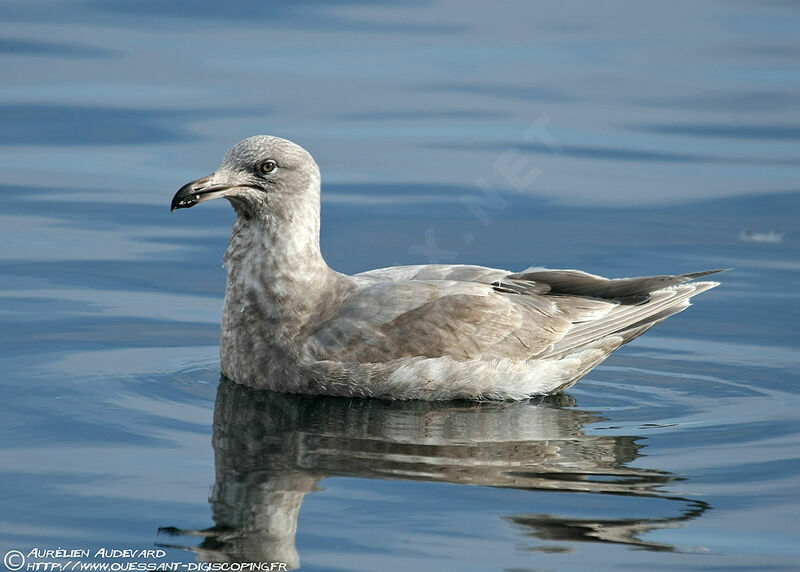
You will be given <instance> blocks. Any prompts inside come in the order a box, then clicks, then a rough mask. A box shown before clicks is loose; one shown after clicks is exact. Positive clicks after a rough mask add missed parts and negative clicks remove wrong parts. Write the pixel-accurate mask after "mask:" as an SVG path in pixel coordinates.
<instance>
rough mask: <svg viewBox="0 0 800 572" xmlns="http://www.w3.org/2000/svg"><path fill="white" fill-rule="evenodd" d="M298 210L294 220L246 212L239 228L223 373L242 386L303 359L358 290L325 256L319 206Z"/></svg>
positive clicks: (228, 258) (231, 263)
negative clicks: (274, 366)
mask: <svg viewBox="0 0 800 572" xmlns="http://www.w3.org/2000/svg"><path fill="white" fill-rule="evenodd" d="M284 206H285V207H288V206H289V205H284ZM293 206H294V207H296V208H291V209H289V208H286V209H285V210H284V211H283V212H284V213H287V212H288V213H291V214H288V215H286V214H284V215H281V214H280V213H278V214H277V215H275V214H272V213H270V214H263V213H267V212H269V211H267V210H266V209H263V210H262V211H261V212H262V215H261V216H247V213H243V212H239V216H238V217H237V220H236V223H235V224H234V226H233V232H232V234H231V240H230V245H229V247H228V250H227V251H226V253H225V267H226V269H227V271H228V282H227V287H226V293H225V307H224V311H223V319H222V344H221V349H222V361H223V364H222V365H223V371H224V372H225V373H226V374H227V375H229V376H230V377H233V378H234V379H236V380H237V381H241V382H245V383H246V378H249V377H252V376H253V375H255V373H256V371H255V370H260V373H261V374H263V372H264V370H265V368H268V367H269V363H270V362H273V363H277V362H280V361H284V362H286V361H291V360H299V359H302V357H303V351H304V347H305V340H306V339H307V337H308V335H309V333H310V331H311V330H313V328H314V327H315V326H316V325H318V324H319V323H321V322H322V321H323V320H324V319H325V317H326V315H329V314H330V313H332V312H335V311H336V309H338V307H339V305H340V304H341V301H342V300H343V299H344V297H345V296H346V295H347V293H348V292H349V291H350V290H351V289H352V284H351V281H350V279H349V278H348V277H347V276H344V275H342V274H339V273H338V272H335V271H334V270H332V269H331V268H330V267H329V266H328V265H327V264H326V263H325V260H324V259H323V257H322V253H321V252H320V248H319V203H317V204H316V205H311V206H312V207H314V206H315V207H316V208H309V207H308V205H305V210H303V207H304V205H293ZM239 210H240V209H237V211H239ZM251 369H252V370H253V371H250V370H251Z"/></svg>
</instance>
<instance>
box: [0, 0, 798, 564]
mask: <svg viewBox="0 0 800 572" xmlns="http://www.w3.org/2000/svg"><path fill="white" fill-rule="evenodd" d="M798 29H800V8H798V6H797V5H796V4H795V3H792V2H777V1H776V2H762V1H755V0H751V1H746V0H742V1H739V2H723V1H711V2H703V3H699V2H697V3H696V2H678V3H664V2H650V1H647V2H636V3H629V2H621V1H619V2H616V1H615V2H604V3H596V2H591V1H587V0H575V1H568V2H558V3H528V2H507V3H499V4H492V5H490V4H487V3H483V2H473V1H467V2H464V1H455V0H453V1H435V2H430V1H425V0H414V1H410V2H409V1H406V2H382V3H371V2H366V1H359V0H349V1H348V0H343V1H335V2H321V1H313V0H306V1H302V2H256V1H245V0H228V1H226V2H224V3H219V2H211V1H205V0H203V1H199V0H192V1H189V0H175V1H171V2H161V1H158V2H156V1H151V0H146V1H136V2H134V1H125V0H110V1H106V0H104V1H100V0H37V1H27V0H7V1H5V2H3V3H2V4H0V77H2V81H0V172H2V179H0V199H1V200H2V207H0V228H2V240H0V324H2V327H1V328H0V367H2V371H3V372H4V375H3V376H2V383H0V404H2V405H0V406H1V407H2V415H0V429H2V431H1V432H0V434H1V435H2V442H0V449H1V450H0V482H2V491H3V499H2V511H1V512H0V552H1V553H2V554H4V555H6V554H8V551H9V550H19V551H20V552H21V553H22V554H23V555H24V556H25V557H26V558H27V561H28V562H34V561H36V557H35V556H29V555H30V551H31V550H32V549H34V548H41V549H48V548H50V549H55V548H59V547H60V548H64V549H88V550H90V551H91V553H92V556H91V557H89V558H84V559H83V560H86V561H102V560H103V559H102V557H99V556H97V557H96V556H94V554H95V553H96V550H98V549H99V548H103V547H105V548H109V549H133V550H137V549H138V550H141V549H156V548H158V549H160V550H163V551H164V552H163V554H161V555H160V556H157V557H153V556H152V555H151V556H145V557H141V558H139V559H140V560H144V561H147V562H155V563H159V564H164V563H171V562H181V563H184V564H187V565H188V564H189V563H207V562H254V561H259V562H260V561H267V562H272V561H275V562H284V563H287V564H288V565H289V567H302V569H305V570H358V571H362V570H363V571H369V570H398V571H400V570H412V569H423V570H459V571H471V570H476V571H485V570H498V569H502V570H540V569H564V570H569V569H593V570H596V569H609V570H610V569H614V570H619V569H629V570H642V569H657V570H659V569H660V570H675V569H681V570H720V569H725V570H730V569H747V570H789V569H796V568H798V567H800V525H798V519H797V514H798V512H800V500H798V499H800V422H799V421H798V417H799V415H798V412H800V386H799V385H798V379H797V377H798V376H797V371H798V366H800V343H799V342H800V333H799V332H798V323H800V312H798V307H800V251H799V250H798V244H799V243H798V236H799V235H800V233H799V231H800V155H799V154H798V151H800V67H798V63H797V62H798V61H800V35H798V33H797V30H798ZM259 133H269V134H274V135H279V136H283V137H287V138H289V139H292V140H294V141H296V142H298V143H299V144H301V145H303V146H304V147H305V148H307V149H308V150H309V151H310V152H311V153H312V154H313V155H314V156H315V158H316V159H317V162H318V163H319V165H320V168H321V170H322V173H323V230H322V247H323V252H324V255H325V257H326V259H327V261H328V263H329V264H330V265H331V266H333V267H334V268H336V269H337V270H340V271H342V272H347V273H353V272H358V271H362V270H366V269H369V268H374V267H379V266H388V265H394V264H421V263H429V262H431V263H434V262H460V263H474V264H484V265H489V266H493V267H498V268H509V269H513V270H521V269H523V268H526V267H527V266H530V265H533V264H536V265H542V266H549V267H562V268H581V269H584V270H587V271H589V272H593V273H598V274H603V275H607V276H632V275H644V274H659V273H678V272H690V271H697V270H703V269H710V268H726V267H729V268H732V270H730V271H729V272H727V273H726V274H722V275H720V281H721V282H722V285H721V286H720V287H719V288H716V289H715V290H713V291H710V292H708V293H705V294H703V295H702V296H700V297H698V298H697V299H696V300H695V305H694V306H693V307H692V308H690V309H688V310H687V311H686V312H684V313H682V314H680V315H679V316H675V317H673V318H670V319H669V320H668V321H667V322H665V323H664V324H661V325H659V326H658V327H656V328H655V329H653V330H651V331H650V332H648V333H647V334H646V335H645V336H643V337H641V338H639V339H637V340H636V341H634V342H633V343H631V344H630V345H629V346H626V347H625V348H623V349H622V350H621V351H619V352H618V353H617V354H615V355H614V356H612V357H611V358H610V359H609V360H607V361H606V362H605V363H604V364H603V365H601V366H600V367H598V368H597V369H595V370H594V371H592V372H591V373H590V374H589V375H588V376H587V377H586V378H585V379H584V380H583V381H581V382H580V383H579V384H578V385H577V386H575V387H574V388H573V389H571V390H569V392H568V393H567V394H565V395H557V396H551V397H548V398H546V399H542V400H537V401H534V402H526V403H482V404H470V403H391V402H386V401H375V400H348V399H334V398H313V397H302V396H286V395H275V394H271V393H266V392H257V391H252V390H248V389H246V388H243V387H240V386H237V385H235V384H233V383H231V382H229V381H227V380H220V373H219V358H218V344H219V321H220V315H221V307H222V300H223V296H224V287H225V273H224V270H223V269H222V268H221V258H222V254H223V252H224V249H225V247H226V243H227V236H228V232H229V228H230V224H231V223H232V221H233V216H234V215H233V212H232V211H231V209H230V208H229V206H228V205H227V204H226V203H225V202H224V201H218V202H215V203H209V204H203V205H200V206H198V207H196V208H193V209H191V210H187V211H179V212H177V213H175V214H173V215H170V213H169V203H170V199H171V197H172V195H173V194H174V192H175V190H177V188H178V187H179V186H181V185H182V184H184V183H185V182H187V181H189V180H191V179H195V178H198V177H200V176H203V175H205V174H208V173H209V172H211V171H212V170H213V169H214V168H215V167H216V165H217V164H218V163H219V161H220V160H221V158H222V154H223V153H224V151H225V150H226V149H227V147H229V146H230V145H232V144H233V143H235V142H236V141H238V140H240V139H242V138H244V137H247V136H250V135H255V134H259ZM17 557H18V556H14V558H17ZM40 560H41V559H40ZM124 560H125V559H122V560H118V561H119V562H122V561H124ZM129 560H136V559H135V558H133V559H129ZM58 561H59V562H62V563H64V562H66V559H61V560H58ZM9 562H10V564H11V567H12V568H13V567H14V566H15V565H16V563H17V562H19V561H18V560H16V561H15V560H13V558H12V560H10V561H7V562H6V564H8V563H9ZM183 569H187V568H186V567H184V568H183Z"/></svg>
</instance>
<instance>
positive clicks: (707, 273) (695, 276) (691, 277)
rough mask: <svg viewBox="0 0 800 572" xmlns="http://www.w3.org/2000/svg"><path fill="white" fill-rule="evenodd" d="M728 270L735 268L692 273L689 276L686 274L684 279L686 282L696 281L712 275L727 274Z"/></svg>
mask: <svg viewBox="0 0 800 572" xmlns="http://www.w3.org/2000/svg"><path fill="white" fill-rule="evenodd" d="M728 270H733V268H716V269H714V270H703V271H701V272H691V273H689V274H684V275H683V278H684V279H686V281H689V280H696V279H698V278H702V277H703V276H710V275H711V274H719V273H720V272H727V271H728Z"/></svg>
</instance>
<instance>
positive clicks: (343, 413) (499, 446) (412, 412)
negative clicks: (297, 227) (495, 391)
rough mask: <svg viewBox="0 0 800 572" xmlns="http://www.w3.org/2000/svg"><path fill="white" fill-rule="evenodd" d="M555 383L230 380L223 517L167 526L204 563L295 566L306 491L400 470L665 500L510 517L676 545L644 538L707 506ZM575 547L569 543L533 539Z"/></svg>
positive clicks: (426, 476) (656, 546) (598, 537)
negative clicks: (348, 392) (482, 388)
mask: <svg viewBox="0 0 800 572" xmlns="http://www.w3.org/2000/svg"><path fill="white" fill-rule="evenodd" d="M574 405H575V402H574V399H573V398H572V397H570V396H568V395H564V394H557V395H553V396H549V397H545V398H542V399H540V400H538V401H531V402H523V403H520V402H515V403H510V402H509V403H502V402H491V403H474V402H444V403H442V402H427V401H406V402H398V401H393V402H389V401H380V400H374V399H350V398H337V397H312V396H300V395H286V394H278V393H272V392H266V391H259V390H253V389H250V388H247V387H244V386H242V385H238V384H236V383H233V382H231V381H229V380H226V379H224V378H223V379H222V380H221V382H220V384H219V388H218V391H217V400H216V405H215V410H214V437H213V446H214V456H215V469H216V482H215V484H214V487H213V490H212V493H211V497H210V502H211V506H212V511H213V518H214V521H215V523H216V525H215V526H213V527H211V528H209V529H205V530H187V529H180V528H175V527H164V528H161V529H159V533H160V534H163V535H171V536H199V537H201V538H203V540H202V542H201V543H200V544H199V545H197V546H188V545H186V546H184V545H180V546H178V545H176V544H168V545H167V544H162V546H170V547H173V548H176V547H178V548H185V549H188V550H192V551H194V552H196V553H197V554H198V557H199V558H200V559H201V560H203V561H210V562H220V561H222V562H224V561H239V562H276V561H280V562H286V563H287V564H288V565H289V567H290V568H296V567H299V565H300V557H299V554H298V552H297V549H296V548H295V536H296V533H297V519H298V514H299V512H300V506H301V504H302V502H303V498H304V497H305V495H306V494H308V493H310V492H314V491H315V490H316V488H317V485H318V483H319V482H320V481H322V480H323V479H325V478H327V477H333V476H345V477H359V478H382V479H405V480H415V481H434V482H447V483H457V484H464V485H479V486H490V487H510V488H516V489H526V490H531V491H562V492H575V493H587V494H588V493H595V494H604V495H628V496H635V497H640V498H652V499H656V500H661V501H669V502H672V503H675V504H674V507H675V508H674V509H671V510H670V512H674V516H666V517H661V518H658V517H653V516H652V514H651V511H650V510H646V511H643V512H646V513H647V514H643V515H642V516H641V517H633V518H631V517H628V518H614V517H611V518H607V519H602V518H587V519H581V518H574V517H568V516H559V515H553V514H514V515H508V516H507V517H506V520H507V521H508V522H510V523H512V524H513V525H515V526H516V527H518V528H519V529H520V531H521V534H522V535H523V536H526V537H534V538H537V539H539V540H545V541H548V542H551V543H552V542H553V541H562V542H563V541H568V542H575V541H588V542H608V543H620V544H625V545H632V546H636V547H638V548H643V549H649V550H675V547H673V546H671V545H668V544H661V543H655V542H649V541H647V540H642V539H641V538H640V536H641V535H642V534H643V533H645V532H649V531H653V530H656V529H661V528H668V527H677V526H682V525H683V523H685V522H686V521H688V520H691V519H693V518H697V517H699V516H700V515H702V514H703V513H704V512H705V511H706V510H708V508H710V507H709V506H708V505H707V504H706V503H704V502H702V501H697V500H692V499H688V498H684V497H677V496H670V495H669V494H665V493H662V492H661V490H660V487H661V486H662V485H664V484H666V483H670V482H672V481H675V480H677V479H678V477H677V476H676V475H674V474H672V473H666V472H663V471H658V470H652V469H642V468H635V467H630V466H628V464H629V463H630V462H631V461H633V460H635V459H636V458H638V457H639V453H638V450H639V447H640V446H639V445H637V443H636V439H637V438H636V437H627V436H604V435H592V434H587V433H586V432H584V427H585V426H586V425H587V424H590V423H595V422H597V421H600V420H602V418H601V417H600V416H599V415H598V414H597V413H594V412H591V411H585V410H580V409H576V408H574ZM530 548H531V549H535V550H551V551H566V550H569V549H570V547H569V545H566V544H550V545H547V546H544V547H542V546H531V547H530Z"/></svg>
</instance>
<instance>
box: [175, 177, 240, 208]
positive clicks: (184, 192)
mask: <svg viewBox="0 0 800 572" xmlns="http://www.w3.org/2000/svg"><path fill="white" fill-rule="evenodd" d="M211 177H212V175H209V176H208V177H203V178H202V179H197V180H196V181H192V182H191V183H186V184H185V185H183V186H182V187H181V188H180V189H178V192H177V193H175V196H174V197H172V204H171V205H170V211H171V212H175V210H177V209H188V208H189V207H193V206H194V205H196V204H197V203H202V202H203V201H210V200H212V199H217V198H219V197H222V196H224V195H225V191H226V190H228V189H229V188H230V187H229V186H227V185H209V184H208V183H209V181H210V180H211Z"/></svg>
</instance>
